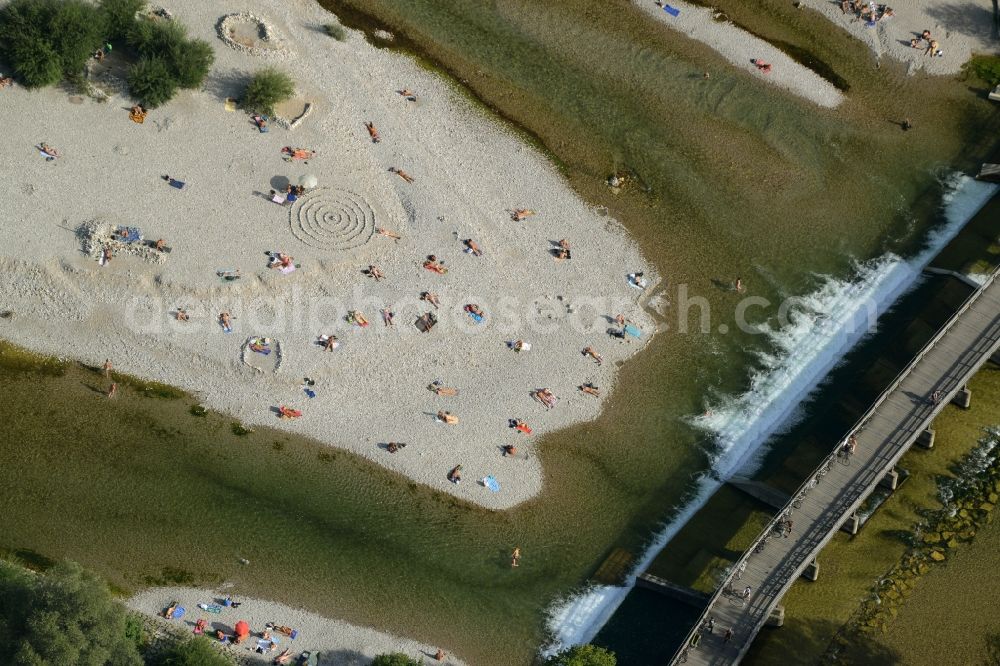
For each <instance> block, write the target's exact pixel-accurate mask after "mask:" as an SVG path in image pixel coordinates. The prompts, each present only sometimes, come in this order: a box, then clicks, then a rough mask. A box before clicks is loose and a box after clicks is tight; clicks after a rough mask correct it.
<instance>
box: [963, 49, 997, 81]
mask: <svg viewBox="0 0 1000 666" xmlns="http://www.w3.org/2000/svg"><path fill="white" fill-rule="evenodd" d="M965 71H966V73H971V74H972V75H973V76H975V77H976V78H977V79H980V80H982V81H984V82H986V83H987V84H989V85H991V86H996V85H1000V56H992V55H990V56H985V55H980V56H973V57H972V60H970V61H969V62H968V63H966V65H965Z"/></svg>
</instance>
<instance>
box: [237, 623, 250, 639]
mask: <svg viewBox="0 0 1000 666" xmlns="http://www.w3.org/2000/svg"><path fill="white" fill-rule="evenodd" d="M249 635H250V625H249V624H247V622H246V620H240V621H239V622H237V623H236V636H237V637H238V638H246V637H247V636H249Z"/></svg>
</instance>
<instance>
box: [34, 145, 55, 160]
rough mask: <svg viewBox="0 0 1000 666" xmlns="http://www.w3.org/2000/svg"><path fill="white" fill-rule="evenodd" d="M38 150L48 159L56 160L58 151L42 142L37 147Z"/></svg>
mask: <svg viewBox="0 0 1000 666" xmlns="http://www.w3.org/2000/svg"><path fill="white" fill-rule="evenodd" d="M38 148H39V150H41V151H42V152H43V153H45V154H46V155H47V156H48V157H52V158H56V157H59V151H58V150H56V149H55V148H53V147H52V146H50V145H49V144H47V143H45V142H42V143H41V144H40V145H39V146H38Z"/></svg>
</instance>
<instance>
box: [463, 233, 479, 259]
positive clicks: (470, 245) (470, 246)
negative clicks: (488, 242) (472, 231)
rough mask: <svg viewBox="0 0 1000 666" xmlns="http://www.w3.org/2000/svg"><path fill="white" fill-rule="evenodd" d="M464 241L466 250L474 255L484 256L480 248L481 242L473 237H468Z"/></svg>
mask: <svg viewBox="0 0 1000 666" xmlns="http://www.w3.org/2000/svg"><path fill="white" fill-rule="evenodd" d="M462 243H463V244H464V245H465V251H466V252H468V253H469V254H471V255H472V256H474V257H481V256H483V251H482V250H481V249H480V248H479V244H478V243H476V241H474V240H472V239H471V238H466V239H465V240H464V241H462Z"/></svg>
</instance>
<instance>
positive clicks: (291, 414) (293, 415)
mask: <svg viewBox="0 0 1000 666" xmlns="http://www.w3.org/2000/svg"><path fill="white" fill-rule="evenodd" d="M300 416H302V410H299V409H292V408H291V407H286V406H285V405H282V406H281V407H279V408H278V418H279V419H297V418H299V417H300ZM261 638H263V639H264V640H271V634H270V633H268V632H267V631H265V632H264V635H263V636H261Z"/></svg>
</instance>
